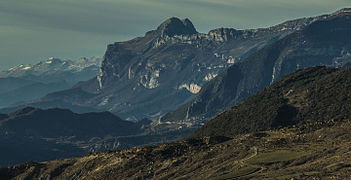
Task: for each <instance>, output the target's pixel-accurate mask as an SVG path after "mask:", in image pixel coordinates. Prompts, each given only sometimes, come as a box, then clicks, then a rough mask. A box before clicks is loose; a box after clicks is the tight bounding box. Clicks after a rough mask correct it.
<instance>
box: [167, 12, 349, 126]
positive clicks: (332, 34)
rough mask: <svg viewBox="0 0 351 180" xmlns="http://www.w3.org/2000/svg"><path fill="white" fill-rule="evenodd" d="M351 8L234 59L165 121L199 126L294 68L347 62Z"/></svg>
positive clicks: (338, 64) (345, 65) (344, 65)
mask: <svg viewBox="0 0 351 180" xmlns="http://www.w3.org/2000/svg"><path fill="white" fill-rule="evenodd" d="M350 34H351V12H350V10H348V9H344V10H341V11H338V12H336V13H334V14H332V15H330V16H327V17H324V18H322V19H321V20H319V21H316V22H313V23H312V24H310V25H308V26H306V27H305V28H303V29H302V30H300V31H296V32H295V33H293V34H290V35H288V36H286V37H285V38H283V39H281V40H279V41H277V42H275V43H273V44H271V45H269V46H267V47H265V48H263V49H261V50H260V51H258V52H256V53H254V54H253V55H251V56H249V57H248V58H246V59H245V60H242V61H241V62H240V63H235V64H234V65H233V66H231V67H229V68H228V69H227V70H225V71H224V72H223V73H221V74H219V75H218V76H217V77H215V78H214V79H212V80H211V81H210V82H209V83H207V84H206V85H205V86H204V87H203V88H202V89H201V91H200V92H199V94H198V96H197V97H196V98H194V100H193V101H191V102H189V103H187V104H186V105H184V106H182V107H181V108H179V109H177V110H176V111H173V112H170V113H168V114H166V115H165V116H164V117H163V118H162V121H163V122H174V123H175V124H178V125H180V126H181V125H182V124H187V125H188V126H199V125H201V124H202V123H204V122H205V121H206V120H208V119H209V118H210V117H212V116H215V115H216V114H218V113H221V112H223V111H225V110H226V109H228V108H230V107H232V106H234V105H235V104H237V103H239V102H241V101H242V100H244V99H246V98H247V97H249V96H252V95H254V94H255V93H256V92H258V91H260V90H262V89H264V88H265V87H267V86H269V85H270V84H272V83H273V82H275V81H277V80H279V79H280V78H281V77H282V76H284V75H286V74H289V73H291V72H293V71H295V70H297V69H301V68H305V67H310V66H318V65H326V66H332V67H337V68H344V67H347V66H349V65H351V56H350V54H351V46H350V44H351V36H350Z"/></svg>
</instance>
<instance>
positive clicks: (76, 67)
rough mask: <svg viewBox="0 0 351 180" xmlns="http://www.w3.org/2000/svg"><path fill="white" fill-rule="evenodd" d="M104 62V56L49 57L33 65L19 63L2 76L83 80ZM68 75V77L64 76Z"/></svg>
mask: <svg viewBox="0 0 351 180" xmlns="http://www.w3.org/2000/svg"><path fill="white" fill-rule="evenodd" d="M101 62H102V57H99V56H95V57H92V58H80V59H78V60H61V59H59V58H53V57H51V58H49V59H48V60H46V61H41V62H39V63H37V64H33V65H23V64H21V65H18V66H15V67H12V68H10V69H8V70H6V71H2V72H0V78H7V77H16V78H22V79H30V80H36V81H39V82H52V81H57V80H65V81H68V82H69V81H82V80H87V79H89V78H91V77H94V76H95V75H96V74H97V72H98V70H99V68H100V64H101ZM64 77H67V78H64Z"/></svg>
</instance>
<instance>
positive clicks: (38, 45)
mask: <svg viewBox="0 0 351 180" xmlns="http://www.w3.org/2000/svg"><path fill="white" fill-rule="evenodd" d="M345 7H351V1H350V0H294V1H287V0H1V1H0V70H3V69H6V68H9V67H10V66H14V65H17V64H31V63H36V62H38V61H42V60H46V59H47V58H49V57H52V56H53V57H59V58H66V59H77V58H79V57H90V56H96V55H103V54H104V52H105V49H106V46H107V44H109V43H113V42H116V41H124V40H128V39H131V38H133V37H136V36H142V35H144V34H145V32H146V31H149V30H152V29H155V28H156V27H157V26H158V25H159V24H160V23H161V22H162V21H164V20H165V19H167V18H169V17H172V16H176V17H180V18H184V17H188V18H189V19H190V20H191V21H192V22H193V23H194V25H195V27H196V28H197V30H198V31H199V32H208V31H209V30H210V29H214V28H218V27H232V28H236V29H247V28H258V27H267V26H271V25H275V24H278V23H281V22H283V21H286V20H290V19H295V18H300V17H305V16H316V15H321V14H327V13H331V12H334V11H336V10H338V9H340V8H345Z"/></svg>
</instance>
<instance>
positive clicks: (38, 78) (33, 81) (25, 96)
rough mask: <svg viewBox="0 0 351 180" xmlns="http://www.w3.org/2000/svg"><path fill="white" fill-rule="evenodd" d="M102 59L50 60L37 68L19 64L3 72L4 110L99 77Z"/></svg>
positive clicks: (0, 89)
mask: <svg viewBox="0 0 351 180" xmlns="http://www.w3.org/2000/svg"><path fill="white" fill-rule="evenodd" d="M101 61H102V58H101V57H92V58H81V59H78V60H75V61H72V60H61V59H58V58H49V59H48V60H46V61H41V62H39V63H37V64H34V65H18V66H15V67H12V68H10V69H8V70H6V71H1V72H0V84H1V87H0V107H7V106H10V105H13V104H15V103H20V102H21V103H23V102H26V101H30V100H34V99H38V98H40V97H43V96H45V95H46V94H48V93H51V92H55V91H59V90H64V89H68V88H71V87H72V86H73V85H75V84H76V83H78V82H80V81H85V80H88V79H90V78H92V77H94V76H96V75H97V74H98V72H99V67H100V65H101Z"/></svg>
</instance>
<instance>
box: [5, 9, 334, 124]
mask: <svg viewBox="0 0 351 180" xmlns="http://www.w3.org/2000/svg"><path fill="white" fill-rule="evenodd" d="M327 17H328V15H323V16H319V17H313V18H302V19H297V20H293V21H287V22H284V23H282V24H279V25H276V26H273V27H269V28H260V29H249V30H236V29H232V28H218V29H214V30H211V31H210V32H209V33H207V34H204V33H199V32H197V30H196V29H195V27H194V26H193V24H192V22H191V21H190V20H189V19H183V20H181V19H178V18H175V17H173V18H170V19H167V20H166V21H165V22H163V23H162V24H161V25H160V26H159V27H158V28H157V29H156V30H152V31H149V32H147V33H146V34H145V36H143V37H137V38H135V39H132V40H130V41H125V42H116V43H114V44H110V45H108V48H107V50H106V53H105V56H104V60H103V62H102V65H101V68H100V73H99V75H98V76H97V77H96V78H93V79H91V80H89V81H86V82H82V83H79V84H77V85H75V86H74V87H73V88H71V89H67V90H64V91H60V92H54V93H50V94H48V95H47V96H45V97H43V98H40V99H38V100H36V101H33V102H30V103H24V104H22V105H21V106H20V107H24V106H33V107H39V108H53V107H59V108H69V109H71V110H73V111H75V112H81V113H82V112H89V111H105V110H108V111H110V112H113V113H115V114H117V115H118V116H120V117H122V118H124V119H127V120H130V121H137V120H140V119H143V118H149V119H158V118H159V117H160V116H161V115H163V114H164V113H167V112H169V111H172V110H174V109H176V108H178V107H179V106H181V105H183V104H184V103H186V102H188V101H189V100H191V99H192V98H194V97H195V96H196V95H197V94H199V92H200V90H201V89H202V87H203V85H204V84H206V83H207V82H208V81H210V80H211V79H213V78H215V77H216V76H217V75H219V74H221V73H222V72H223V71H224V70H225V69H226V68H228V67H229V66H231V65H233V64H236V63H238V62H241V61H242V60H243V59H245V58H246V57H248V56H250V55H251V54H253V53H255V52H257V51H258V50H260V49H262V48H263V47H265V46H266V45H269V44H272V43H274V42H276V41H278V40H280V39H282V38H284V37H286V36H287V35H289V34H291V33H293V32H295V31H298V30H300V29H303V28H304V27H306V26H308V25H309V24H311V23H313V22H315V21H318V20H322V19H324V18H327ZM15 109H18V107H16V106H15V107H12V108H10V109H8V110H7V111H3V112H7V113H9V112H11V111H14V110H15Z"/></svg>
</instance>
